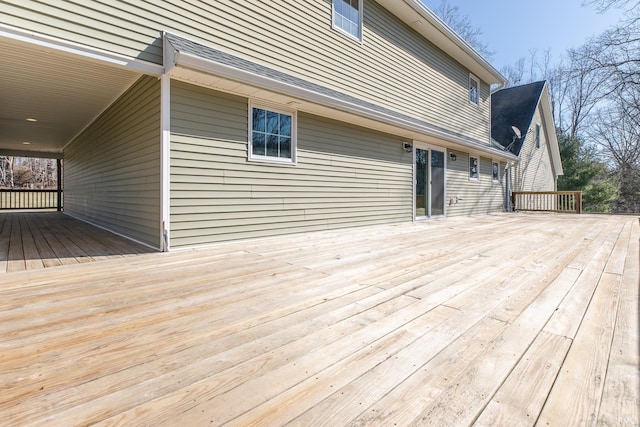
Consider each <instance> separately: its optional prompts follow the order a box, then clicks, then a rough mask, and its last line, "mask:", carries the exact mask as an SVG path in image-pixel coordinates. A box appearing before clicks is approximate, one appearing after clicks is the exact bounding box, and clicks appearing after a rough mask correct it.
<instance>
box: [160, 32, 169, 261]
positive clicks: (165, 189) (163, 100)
mask: <svg viewBox="0 0 640 427" xmlns="http://www.w3.org/2000/svg"><path fill="white" fill-rule="evenodd" d="M162 41H163V52H162V53H163V55H162V56H163V65H164V70H163V73H162V75H161V76H160V250H162V252H168V251H169V247H170V241H169V237H170V234H169V233H170V218H169V212H170V209H169V203H170V200H169V197H170V196H169V195H170V192H169V183H170V176H169V174H170V155H171V148H170V147H171V78H170V77H169V76H168V75H167V71H168V69H169V67H168V66H167V65H168V62H169V55H168V51H169V49H168V46H167V44H168V43H167V41H166V39H165V37H164V34H163V40H162Z"/></svg>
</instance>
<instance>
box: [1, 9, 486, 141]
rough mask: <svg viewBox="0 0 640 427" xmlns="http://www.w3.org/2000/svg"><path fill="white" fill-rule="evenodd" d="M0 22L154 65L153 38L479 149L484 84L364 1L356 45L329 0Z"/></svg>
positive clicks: (157, 49)
mask: <svg viewBox="0 0 640 427" xmlns="http://www.w3.org/2000/svg"><path fill="white" fill-rule="evenodd" d="M0 7H1V12H2V13H0V23H2V24H6V25H10V26H12V27H17V28H19V29H22V30H26V31H33V32H36V33H39V34H44V35H47V36H52V37H55V38H59V39H62V40H67V41H72V42H74V43H79V44H81V45H86V46H90V47H94V48H98V49H102V50H105V51H108V52H114V53H117V54H122V55H125V56H127V57H132V58H138V59H141V60H144V61H150V62H153V63H156V64H162V41H161V31H162V30H166V31H170V32H174V33H176V34H181V35H183V36H185V37H189V38H192V39H193V40H196V41H199V42H202V43H205V44H209V45H211V46H213V47H215V48H219V49H222V50H225V51H227V52H230V53H233V54H236V55H239V56H241V57H244V58H247V59H250V60H254V61H257V62H259V63H261V64H263V65H267V66H270V67H273V68H275V69H278V70H282V71H285V72H288V73H291V74H293V75H296V76H299V77H302V78H306V79H308V80H311V81H314V82H317V83H320V84H323V85H326V86H328V87H331V88H335V89H337V90H340V91H344V92H346V93H350V94H352V95H354V96H357V97H360V98H363V99H365V100H368V101H372V102H375V103H377V104H380V105H384V106H386V107H389V108H392V109H395V110H397V111H400V112H403V113H406V114H408V115H411V116H414V117H417V118H421V119H424V120H427V121H429V122H430V123H433V124H434V125H438V126H442V127H444V128H446V129H449V130H452V131H455V132H457V133H461V134H463V135H467V136H471V137H474V138H477V139H480V140H482V141H486V142H487V145H489V132H490V96H489V86H488V85H487V84H486V83H485V82H480V105H479V106H476V105H472V104H471V103H470V102H469V95H468V85H469V72H468V70H467V69H465V68H464V67H463V66H462V65H460V64H459V63H457V62H456V61H454V60H453V59H451V58H450V57H449V56H448V55H447V54H445V53H444V52H443V51H441V50H440V49H438V48H437V47H435V46H434V45H432V44H431V43H430V42H428V41H425V39H424V38H423V37H422V36H420V35H419V34H417V33H416V32H415V31H413V30H412V29H411V28H409V27H408V26H407V25H406V24H404V23H403V22H402V21H400V20H399V19H397V18H396V17H395V16H393V15H392V14H391V13H389V12H388V11H387V10H386V9H384V8H383V7H382V6H380V5H379V4H378V3H376V2H375V1H373V0H364V26H363V43H358V42H357V41H355V40H352V39H350V38H349V37H347V36H345V35H344V34H342V33H340V32H338V31H336V30H334V29H333V28H332V27H331V1H329V0H316V1H305V2H300V1H295V0H272V1H268V2H265V1H262V0H226V1H224V2H221V1H216V2H203V1H197V2H195V1H193V2H189V1H181V0H171V1H146V0H141V1H136V2H132V1H125V0H113V1H110V2H95V1H87V2H63V1H55V2H36V1H23V0H11V1H2V2H0Z"/></svg>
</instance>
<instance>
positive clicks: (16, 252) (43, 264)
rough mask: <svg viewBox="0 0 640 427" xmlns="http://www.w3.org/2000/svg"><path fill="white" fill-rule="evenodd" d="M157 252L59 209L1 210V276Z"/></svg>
mask: <svg viewBox="0 0 640 427" xmlns="http://www.w3.org/2000/svg"><path fill="white" fill-rule="evenodd" d="M154 251H155V250H153V249H151V248H149V247H147V246H144V245H141V244H139V243H136V242H133V241H131V240H129V239H125V238H123V237H120V236H117V235H115V234H113V233H111V232H109V231H106V230H103V229H100V228H97V227H94V226H92V225H90V224H87V223H86V222H82V221H78V220H76V219H73V218H71V217H70V216H67V215H64V214H62V213H59V212H37V211H36V212H33V211H31V212H26V211H22V212H15V211H0V275H1V274H3V273H10V272H15V271H23V270H38V269H42V268H48V267H55V266H60V265H69V264H80V263H86V262H91V261H96V260H102V259H112V258H122V257H125V256H131V255H137V254H142V253H148V252H154Z"/></svg>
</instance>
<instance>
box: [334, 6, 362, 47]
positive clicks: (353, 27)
mask: <svg viewBox="0 0 640 427" xmlns="http://www.w3.org/2000/svg"><path fill="white" fill-rule="evenodd" d="M333 27H334V28H337V29H338V30H340V31H343V32H345V33H347V34H348V35H350V36H351V37H353V38H355V39H356V40H358V41H360V40H362V0H333Z"/></svg>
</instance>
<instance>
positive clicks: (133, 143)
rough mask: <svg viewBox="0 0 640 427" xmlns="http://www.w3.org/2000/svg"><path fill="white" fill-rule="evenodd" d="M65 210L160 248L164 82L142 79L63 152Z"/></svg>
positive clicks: (149, 78) (147, 78) (150, 78)
mask: <svg viewBox="0 0 640 427" xmlns="http://www.w3.org/2000/svg"><path fill="white" fill-rule="evenodd" d="M64 204H65V206H64V209H65V212H66V213H68V214H70V215H72V216H75V217H77V218H80V219H83V220H85V221H88V222H91V223H94V224H97V225H100V226H102V227H104V228H107V229H109V230H112V231H114V232H116V233H119V234H122V235H125V236H128V237H130V238H132V239H134V240H138V241H140V242H144V243H147V244H149V245H151V246H153V247H158V246H159V242H160V84H159V82H158V80H157V79H155V78H152V77H143V78H141V79H140V80H138V81H137V82H136V83H135V84H134V85H133V86H132V87H131V88H129V89H128V90H127V91H126V92H125V93H124V94H123V95H122V96H121V97H120V98H119V99H118V100H117V101H115V102H114V103H113V104H112V105H111V106H110V107H109V108H108V109H107V110H106V111H104V112H103V113H102V114H101V115H100V117H98V118H97V119H96V120H95V121H94V122H93V123H92V124H91V125H90V126H89V127H87V128H86V129H85V130H84V131H83V132H82V133H81V134H80V135H79V136H77V137H76V138H75V139H74V140H73V141H72V142H71V143H69V144H68V145H67V146H66V147H65V150H64Z"/></svg>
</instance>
